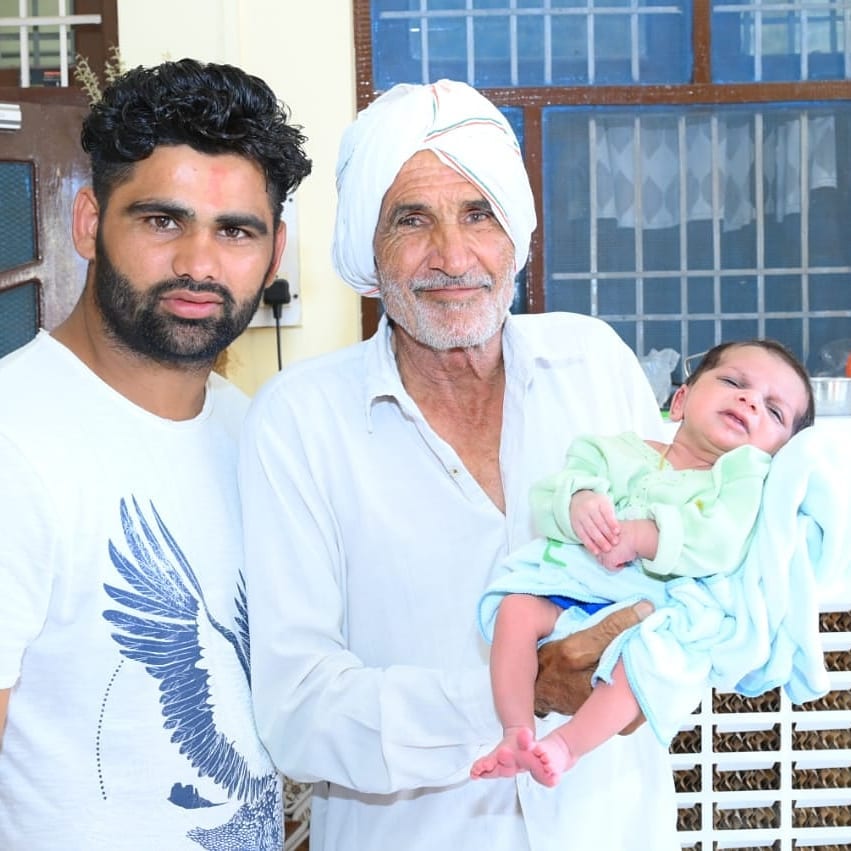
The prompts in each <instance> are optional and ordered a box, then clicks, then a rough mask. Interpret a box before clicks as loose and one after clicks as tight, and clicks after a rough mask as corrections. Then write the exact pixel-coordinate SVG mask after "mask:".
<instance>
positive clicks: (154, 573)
mask: <svg viewBox="0 0 851 851" xmlns="http://www.w3.org/2000/svg"><path fill="white" fill-rule="evenodd" d="M288 118H289V116H288V112H287V109H286V107H285V106H283V104H281V103H279V102H278V101H277V99H276V98H275V96H274V94H273V93H272V91H271V90H270V89H269V88H268V86H267V85H266V84H265V83H264V82H262V81H261V80H259V79H257V78H255V77H251V76H249V75H248V74H245V73H244V72H243V71H241V70H239V69H237V68H234V67H231V66H226V65H213V64H209V65H202V64H199V63H198V62H195V61H193V60H188V59H185V60H182V61H180V62H167V63H164V64H162V65H160V66H158V67H156V68H151V69H141V68H139V69H136V70H133V71H130V72H129V73H127V74H126V75H124V76H123V77H122V78H120V79H119V80H117V81H116V82H115V83H113V84H112V85H111V86H110V87H108V88H107V90H106V92H105V93H104V96H103V99H102V100H101V101H100V102H98V103H97V104H95V105H94V106H93V108H92V110H91V113H90V114H89V115H88V116H87V118H86V120H85V122H84V125H83V132H82V143H83V147H84V148H85V150H86V151H88V153H89V154H90V157H91V163H92V178H93V182H92V186H91V187H88V188H84V189H82V190H81V191H80V193H79V194H78V196H77V198H76V200H75V204H74V211H73V238H74V243H75V246H76V248H77V250H78V252H79V253H80V254H81V255H82V256H83V257H84V258H86V259H87V260H88V261H89V267H88V274H87V278H86V283H85V288H84V291H83V293H82V296H81V297H80V300H79V302H78V303H77V305H76V306H75V308H74V309H73V311H72V313H71V314H70V316H69V317H68V319H67V320H66V321H65V322H64V323H63V324H61V325H60V326H59V327H58V328H57V329H56V330H55V331H54V332H53V333H52V334H48V333H47V332H44V331H42V332H41V333H40V334H39V336H38V337H37V338H36V339H35V340H34V341H33V342H32V343H30V344H29V345H27V346H25V347H23V348H22V349H19V350H18V351H16V352H13V353H12V354H11V355H9V356H7V357H6V358H5V359H3V360H2V361H0V398H2V400H3V404H2V407H0V470H2V478H3V487H2V489H0V518H2V520H0V524H2V534H0V583H2V594H0V623H2V627H0V687H2V689H3V691H2V701H0V706H2V708H1V709H0V722H5V730H4V731H3V738H2V747H0V846H2V847H3V848H4V849H8V851H17V850H18V849H20V851H55V849H56V848H60V847H61V848H68V849H79V851H98V850H99V849H103V851H107V849H108V851H116V850H117V849H134V850H135V851H138V849H153V848H162V849H169V851H173V850H175V849H192V848H208V849H225V848H228V849H230V848H246V849H247V848H251V849H268V851H273V849H274V851H279V849H280V848H281V844H282V840H283V829H282V801H281V787H280V778H279V776H278V774H277V772H276V771H275V769H274V767H273V765H272V763H271V761H270V760H269V757H268V756H267V754H266V752H265V751H264V749H263V747H262V745H261V744H260V742H259V740H258V738H257V735H256V732H255V729H254V724H253V720H252V717H251V705H250V695H249V668H248V664H249V663H248V660H249V648H248V629H247V623H246V620H245V605H244V584H243V579H242V572H241V564H242V532H241V524H240V519H239V504H238V499H237V491H236V471H235V465H236V435H237V433H238V429H239V427H240V422H241V419H242V416H243V413H244V409H245V406H246V404H247V400H246V399H245V398H244V397H243V395H242V394H241V393H240V392H239V391H237V390H236V388H234V387H232V386H231V385H229V384H228V383H227V382H226V381H225V380H224V379H222V378H220V377H219V376H217V375H215V374H211V368H212V365H213V362H214V360H215V358H216V357H217V355H218V354H219V353H220V352H221V351H222V350H223V349H224V348H225V347H226V346H227V345H228V344H229V343H230V342H231V341H232V340H233V339H234V338H235V337H236V336H237V335H238V334H240V333H241V332H242V331H243V329H244V328H245V327H246V325H247V324H248V322H249V320H250V318H251V316H252V314H253V313H254V310H255V309H256V307H257V304H258V301H259V299H260V298H261V295H262V291H263V288H264V287H265V286H266V285H268V284H269V283H270V282H271V280H272V278H273V277H274V274H275V270H276V269H277V266H278V262H279V258H280V256H281V251H282V250H283V247H284V241H285V233H284V227H283V224H282V222H281V218H280V214H281V205H282V203H283V201H284V199H285V197H286V196H287V195H288V194H289V193H290V192H292V191H293V190H294V189H295V188H296V187H297V186H298V184H299V183H300V181H301V180H302V179H303V178H304V177H305V176H306V175H307V174H308V173H309V171H310V161H309V160H308V159H307V158H306V156H305V154H304V152H303V144H304V141H305V139H304V137H303V136H302V135H301V133H300V129H299V128H298V127H295V126H293V125H292V124H290V123H289V122H288Z"/></svg>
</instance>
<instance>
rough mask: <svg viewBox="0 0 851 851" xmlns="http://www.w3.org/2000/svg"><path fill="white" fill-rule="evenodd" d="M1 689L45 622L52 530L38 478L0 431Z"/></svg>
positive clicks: (13, 678)
mask: <svg viewBox="0 0 851 851" xmlns="http://www.w3.org/2000/svg"><path fill="white" fill-rule="evenodd" d="M0 471H2V472H0V478H2V487H0V588H2V593H0V623H2V624H3V628H2V630H0V688H10V687H11V686H13V685H14V684H15V682H16V681H17V679H18V676H19V674H20V670H21V660H22V659H23V655H24V651H25V650H26V648H27V645H28V644H29V643H30V642H31V641H32V640H33V638H34V637H35V636H36V635H37V634H38V632H39V631H40V630H41V628H42V625H43V624H44V620H45V616H46V612H47V606H48V601H49V599H50V593H51V588H52V580H51V565H52V563H53V558H52V555H53V547H54V531H53V528H52V525H51V523H50V517H51V516H52V513H53V512H54V511H58V510H61V509H60V508H59V507H57V506H53V507H52V508H49V510H45V507H47V506H49V502H48V500H47V497H46V495H45V492H44V488H43V486H42V483H41V481H40V480H39V478H38V476H37V475H36V473H35V472H34V470H33V469H32V467H31V465H30V464H28V463H27V461H26V459H25V458H23V457H22V456H21V454H20V452H19V451H18V449H17V447H16V446H15V445H14V444H12V443H10V442H9V441H8V440H7V439H5V438H4V437H3V436H2V435H0Z"/></svg>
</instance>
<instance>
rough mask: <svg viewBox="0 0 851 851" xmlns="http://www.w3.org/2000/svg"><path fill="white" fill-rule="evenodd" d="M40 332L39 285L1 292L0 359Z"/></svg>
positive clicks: (12, 288) (33, 284)
mask: <svg viewBox="0 0 851 851" xmlns="http://www.w3.org/2000/svg"><path fill="white" fill-rule="evenodd" d="M37 332H38V284H37V283H35V282H34V281H28V282H27V283H24V284H21V285H19V286H15V287H10V288H9V289H5V290H0V357H3V355H7V354H9V352H11V351H14V350H15V349H17V348H20V347H21V346H23V345H24V344H25V343H28V342H29V341H30V340H32V338H33V337H35V335H36V333H37Z"/></svg>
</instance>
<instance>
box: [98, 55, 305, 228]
mask: <svg viewBox="0 0 851 851" xmlns="http://www.w3.org/2000/svg"><path fill="white" fill-rule="evenodd" d="M289 118H290V113H289V109H288V108H287V106H286V105H285V104H283V103H281V102H280V101H279V100H278V99H277V98H276V97H275V95H274V93H273V92H272V90H271V89H270V88H269V86H268V85H267V84H266V83H265V82H264V81H263V80H261V79H260V78H259V77H254V76H252V75H250V74H247V73H246V72H245V71H243V70H242V69H241V68H236V67H234V66H233V65H220V64H215V63H208V64H204V63H201V62H198V61H196V60H194V59H181V60H179V61H177V62H163V63H162V64H161V65H157V66H155V67H151V68H143V67H138V68H134V69H132V70H130V71H127V72H126V73H124V74H122V75H121V76H120V77H118V78H117V79H116V80H114V81H113V82H112V83H111V84H110V85H109V86H108V87H107V88H106V89H105V91H104V93H103V97H102V99H101V100H100V101H98V102H97V103H95V104H94V105H93V106H92V109H91V111H90V113H89V114H88V115H87V116H86V118H85V120H84V121H83V129H82V133H81V143H82V145H83V150H84V151H86V152H87V153H88V154H89V157H90V160H91V166H92V185H93V189H94V193H95V197H96V198H97V200H98V203H99V204H100V206H101V207H102V208H103V209H106V205H107V202H108V200H109V196H110V194H111V193H112V190H113V189H114V188H115V187H116V186H117V185H119V184H120V183H122V182H124V181H125V180H129V179H130V176H131V174H132V171H133V166H134V164H135V163H137V162H138V161H139V160H143V159H145V158H146V157H149V156H150V155H151V154H152V153H153V152H154V149H155V148H157V147H158V146H160V145H188V146H189V147H191V148H193V149H194V150H196V151H199V152H200V153H204V154H236V155H238V156H242V157H245V158H246V159H248V160H251V161H252V162H254V163H256V164H257V165H258V166H259V167H260V168H261V169H262V171H263V174H264V175H265V176H266V182H267V187H268V192H269V199H270V202H271V204H272V211H273V215H274V217H275V223H276V224H277V222H278V221H279V218H280V214H281V207H282V204H283V202H284V200H285V199H286V198H287V196H288V195H289V194H290V193H291V192H292V191H293V190H295V188H296V187H297V186H298V185H299V184H300V183H301V181H302V180H303V179H304V178H305V177H307V175H308V174H310V169H311V162H310V160H309V159H308V158H307V156H306V155H305V153H304V150H303V145H304V143H305V142H306V141H307V140H306V137H305V136H303V135H302V133H301V127H299V126H297V125H293V124H290V123H288V122H289Z"/></svg>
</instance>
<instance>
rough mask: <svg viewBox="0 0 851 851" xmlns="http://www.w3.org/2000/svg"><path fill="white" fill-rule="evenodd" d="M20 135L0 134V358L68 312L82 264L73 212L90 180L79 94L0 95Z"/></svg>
mask: <svg viewBox="0 0 851 851" xmlns="http://www.w3.org/2000/svg"><path fill="white" fill-rule="evenodd" d="M0 103H4V104H8V103H17V104H19V105H20V108H21V129H20V130H0V356H2V355H4V354H7V353H8V352H9V351H12V350H13V349H15V348H17V347H18V346H21V345H23V344H24V343H26V342H28V341H29V340H31V339H32V338H33V337H34V336H35V334H36V332H37V330H38V328H40V327H42V328H47V329H52V328H54V327H55V326H56V325H57V324H59V322H61V321H62V320H63V319H64V318H65V317H66V316H67V315H68V313H69V312H70V311H71V308H72V307H73V306H74V303H75V302H76V300H77V297H78V296H79V294H80V291H81V290H82V287H83V281H84V278H85V272H86V264H85V262H84V261H83V260H82V259H81V258H80V257H79V256H78V255H77V253H76V252H75V250H74V246H73V243H72V241H71V207H72V203H73V200H74V196H75V195H76V193H77V190H78V189H79V188H80V187H81V186H83V185H85V184H86V183H87V182H88V180H89V164H88V158H87V157H86V155H85V154H84V152H83V150H82V149H81V147H80V126H81V122H82V119H83V116H84V115H85V114H86V112H87V109H88V108H87V106H86V104H85V103H84V102H82V99H81V97H80V96H79V94H78V93H74V92H67V90H66V91H62V90H53V91H47V90H36V89H29V90H26V89H3V88H0Z"/></svg>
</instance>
